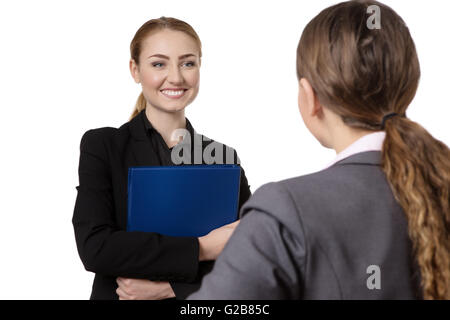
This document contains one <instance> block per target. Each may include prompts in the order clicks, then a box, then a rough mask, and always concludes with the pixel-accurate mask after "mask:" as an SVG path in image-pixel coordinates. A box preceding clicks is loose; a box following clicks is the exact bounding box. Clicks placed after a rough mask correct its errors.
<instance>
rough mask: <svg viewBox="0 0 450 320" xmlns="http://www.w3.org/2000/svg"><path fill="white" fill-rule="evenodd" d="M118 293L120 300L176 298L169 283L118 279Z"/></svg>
mask: <svg viewBox="0 0 450 320" xmlns="http://www.w3.org/2000/svg"><path fill="white" fill-rule="evenodd" d="M116 282H117V284H118V285H119V287H118V288H117V290H116V293H117V294H118V295H119V300H161V299H168V298H174V297H175V293H174V292H173V290H172V287H171V286H170V284H169V282H162V281H150V280H145V279H130V278H122V277H118V278H117V279H116Z"/></svg>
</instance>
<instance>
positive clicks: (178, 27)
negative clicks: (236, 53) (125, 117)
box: [130, 17, 202, 120]
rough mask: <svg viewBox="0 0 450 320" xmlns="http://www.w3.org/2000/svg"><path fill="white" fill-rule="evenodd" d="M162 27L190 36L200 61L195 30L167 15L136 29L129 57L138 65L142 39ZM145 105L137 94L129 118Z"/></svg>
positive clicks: (200, 47) (198, 40) (199, 42)
mask: <svg viewBox="0 0 450 320" xmlns="http://www.w3.org/2000/svg"><path fill="white" fill-rule="evenodd" d="M163 29H170V30H174V31H181V32H184V33H186V34H187V35H189V36H191V37H192V38H193V39H194V40H195V42H196V43H197V45H198V49H199V59H200V61H201V57H202V43H201V41H200V38H199V36H198V35H197V33H196V32H195V30H194V28H192V27H191V26H190V25H189V24H188V23H186V22H184V21H182V20H179V19H175V18H169V17H161V18H158V19H152V20H149V21H147V22H146V23H144V24H143V25H142V26H141V27H140V28H139V29H138V31H136V34H135V35H134V37H133V40H131V44H130V54H131V58H132V59H133V60H134V61H135V62H136V64H137V65H139V56H140V54H141V50H142V44H143V42H144V40H145V39H146V38H147V37H148V36H149V35H151V34H152V33H153V32H155V31H160V30H163ZM146 105H147V102H146V100H145V97H144V95H143V94H142V92H141V94H140V95H139V97H138V99H137V101H136V105H135V107H134V110H133V113H132V114H131V117H130V120H131V119H133V118H134V117H135V116H136V115H138V114H139V112H141V111H142V110H144V109H145V107H146Z"/></svg>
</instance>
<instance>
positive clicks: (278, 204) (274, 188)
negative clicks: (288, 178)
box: [241, 181, 303, 242]
mask: <svg viewBox="0 0 450 320" xmlns="http://www.w3.org/2000/svg"><path fill="white" fill-rule="evenodd" d="M250 212H252V213H264V214H266V215H269V216H270V217H271V218H273V219H275V220H276V221H278V222H279V223H280V224H282V225H283V226H284V227H285V228H286V229H287V230H288V231H289V232H290V233H292V234H293V235H301V234H302V232H301V231H303V227H302V223H301V219H300V214H299V212H298V208H297V206H296V204H295V202H294V200H293V199H292V196H291V194H290V193H289V191H288V190H287V189H286V187H285V186H284V185H283V181H280V182H270V183H267V184H264V185H262V186H261V187H259V188H258V189H257V190H256V191H255V193H254V194H253V195H252V197H251V198H250V199H249V200H248V201H247V202H246V203H245V204H244V206H243V207H242V212H241V214H242V216H244V218H245V215H246V214H248V213H250ZM299 240H300V241H302V242H303V236H301V239H299Z"/></svg>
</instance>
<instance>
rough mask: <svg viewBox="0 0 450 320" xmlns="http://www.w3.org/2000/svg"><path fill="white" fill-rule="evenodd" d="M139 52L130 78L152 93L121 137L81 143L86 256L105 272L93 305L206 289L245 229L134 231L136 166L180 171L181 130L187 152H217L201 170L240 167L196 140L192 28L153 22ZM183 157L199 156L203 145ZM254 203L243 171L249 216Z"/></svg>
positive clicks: (96, 136) (99, 274) (80, 243)
mask: <svg viewBox="0 0 450 320" xmlns="http://www.w3.org/2000/svg"><path fill="white" fill-rule="evenodd" d="M130 49H131V59H130V63H129V66H130V72H131V75H132V77H133V79H134V81H135V82H136V83H139V84H140V85H141V86H142V93H141V94H140V96H139V98H138V100H137V103H136V106H135V109H134V111H133V113H132V115H131V118H130V121H129V122H127V123H125V124H124V125H122V126H121V127H120V128H118V129H116V128H109V127H108V128H99V129H94V130H89V131H88V132H86V133H85V134H84V135H83V138H82V139H81V146H80V151H81V152H80V165H79V179H80V185H79V186H78V187H77V190H78V195H77V200H76V204H75V211H74V215H73V225H74V229H75V237H76V241H77V247H78V253H79V255H80V258H81V260H82V262H83V264H84V266H85V268H86V270H88V271H91V272H95V274H96V275H95V279H94V284H93V288H92V294H91V299H118V298H119V299H126V300H129V299H165V298H173V297H176V298H178V299H180V298H184V297H186V296H187V295H188V294H190V293H192V292H194V291H196V290H197V289H198V288H199V286H200V282H201V280H202V277H203V276H204V275H205V274H206V273H208V272H209V271H210V270H211V269H212V266H213V264H212V261H213V260H215V259H216V257H217V256H218V255H219V254H220V252H221V251H222V249H223V248H224V246H225V244H226V242H227V241H228V238H229V237H230V236H231V234H232V232H233V231H234V228H235V227H236V225H237V224H238V222H235V223H232V224H229V225H225V226H222V227H221V228H218V229H216V230H212V231H211V232H210V233H209V234H207V235H205V236H203V237H199V238H197V237H169V236H164V235H161V234H157V233H152V232H126V231H125V230H126V220H127V219H126V217H127V177H128V168H129V167H135V166H173V165H177V164H178V163H174V162H173V160H172V156H171V155H172V153H173V152H172V151H173V150H176V148H175V149H174V147H175V146H176V145H177V144H178V143H179V142H180V139H177V137H176V135H173V133H174V132H176V131H177V130H180V129H182V130H184V131H187V132H188V133H189V137H192V140H191V139H185V138H183V140H182V142H183V145H186V144H187V143H188V144H190V141H201V146H200V147H201V149H202V150H200V151H201V154H203V151H204V150H205V149H206V150H209V149H211V146H214V148H215V149H216V151H217V152H215V157H214V160H215V162H213V163H211V162H208V163H206V161H204V160H202V162H201V163H197V162H195V164H221V163H225V162H226V163H230V159H232V160H233V163H234V164H239V161H238V157H237V154H236V153H235V151H234V149H232V148H230V147H227V146H226V145H222V144H219V143H217V142H215V141H213V140H211V139H208V138H206V137H204V136H202V135H200V134H198V133H196V132H195V130H194V128H193V127H192V125H191V124H190V122H189V121H188V119H186V117H185V114H184V110H185V108H186V106H187V105H189V104H190V103H191V102H192V101H193V100H194V99H195V97H196V96H197V94H198V90H199V83H200V62H201V43H200V39H199V38H198V35H197V34H196V33H195V31H194V30H193V29H192V27H191V26H190V25H188V24H187V23H185V22H183V21H180V20H178V19H174V18H165V17H162V18H159V19H153V20H150V21H148V22H146V23H145V24H144V25H143V26H142V27H141V28H140V29H139V30H138V31H137V32H136V35H135V37H134V38H133V40H132V42H131V46H130ZM174 137H175V140H173V139H174ZM187 140H189V141H187ZM218 145H220V148H223V150H224V151H226V152H220V150H217V148H218V147H217V146H218ZM183 150H187V152H189V150H191V154H190V157H189V159H191V158H192V159H194V158H195V157H194V155H195V153H194V150H196V148H194V145H192V146H191V145H189V146H188V148H186V149H183ZM230 150H233V152H232V156H231V157H230ZM219 155H220V156H219ZM222 155H223V156H222ZM175 196H176V195H175ZM170 197H171V195H170V193H169V192H168V193H167V201H170V200H171V199H170ZM249 197H250V188H249V185H248V183H247V179H246V177H245V173H244V171H243V170H242V169H241V183H240V191H239V208H240V207H241V206H242V205H243V203H244V202H245V201H246V200H247V199H248V198H249ZM236 214H237V213H236Z"/></svg>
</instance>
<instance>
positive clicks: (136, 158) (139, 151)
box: [127, 110, 160, 167]
mask: <svg viewBox="0 0 450 320" xmlns="http://www.w3.org/2000/svg"><path fill="white" fill-rule="evenodd" d="M144 111H145V110H143V111H141V112H140V113H139V114H138V115H137V116H136V117H134V119H132V120H131V121H130V126H129V130H130V133H131V141H130V149H131V153H132V155H133V157H132V158H131V159H129V163H127V166H128V167H137V166H159V165H160V164H159V161H158V158H157V156H156V153H155V151H154V150H153V146H152V144H151V141H150V139H149V138H148V136H147V133H146V132H145V126H144V121H143V119H142V117H144V116H145V113H144Z"/></svg>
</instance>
